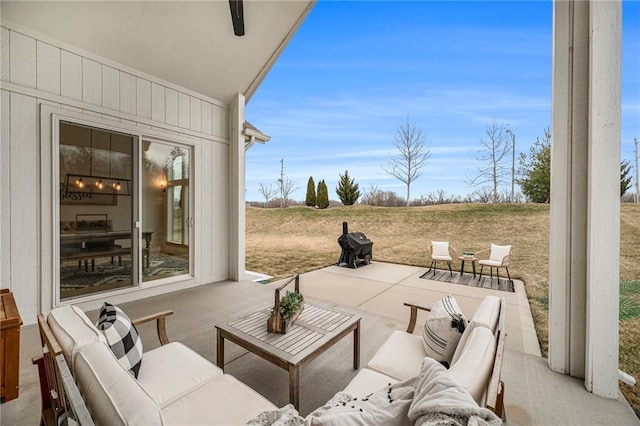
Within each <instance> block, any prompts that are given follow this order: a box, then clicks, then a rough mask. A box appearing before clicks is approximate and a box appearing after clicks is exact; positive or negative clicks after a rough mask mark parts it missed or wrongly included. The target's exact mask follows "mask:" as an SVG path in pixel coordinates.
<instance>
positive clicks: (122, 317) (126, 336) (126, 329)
mask: <svg viewBox="0 0 640 426" xmlns="http://www.w3.org/2000/svg"><path fill="white" fill-rule="evenodd" d="M97 326H98V330H101V331H102V333H104V337H105V338H106V339H107V343H108V344H109V347H110V348H111V350H112V351H113V354H114V355H115V356H116V358H117V359H118V362H119V363H120V364H121V365H122V366H123V367H124V368H126V369H127V370H129V371H131V374H133V375H134V377H138V371H140V364H141V363H142V339H141V338H140V336H139V335H138V330H137V329H136V326H135V325H133V323H132V322H131V320H130V319H129V317H128V316H127V314H125V313H124V312H123V311H122V309H120V308H118V307H117V306H113V305H111V304H109V303H107V302H104V304H103V305H102V308H101V309H100V317H99V318H98V324H97Z"/></svg>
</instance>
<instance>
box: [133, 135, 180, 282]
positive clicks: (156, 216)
mask: <svg viewBox="0 0 640 426" xmlns="http://www.w3.org/2000/svg"><path fill="white" fill-rule="evenodd" d="M142 148H143V159H142V160H143V176H142V186H143V189H142V230H143V245H142V250H143V253H142V257H143V268H142V280H143V281H151V280H157V279H161V278H166V277H172V276H178V275H185V274H190V273H191V269H190V246H189V232H190V227H189V224H190V216H189V212H190V205H189V203H190V199H191V197H190V196H189V191H190V185H189V181H190V172H191V171H190V168H189V164H190V158H191V148H189V147H183V146H172V145H168V144H166V143H162V142H151V141H143V142H142Z"/></svg>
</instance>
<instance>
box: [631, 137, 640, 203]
mask: <svg viewBox="0 0 640 426" xmlns="http://www.w3.org/2000/svg"><path fill="white" fill-rule="evenodd" d="M633 143H634V145H635V150H634V152H635V160H636V197H635V198H636V199H635V202H636V204H638V199H640V185H638V138H633Z"/></svg>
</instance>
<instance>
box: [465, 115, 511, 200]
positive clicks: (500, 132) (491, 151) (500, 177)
mask: <svg viewBox="0 0 640 426" xmlns="http://www.w3.org/2000/svg"><path fill="white" fill-rule="evenodd" d="M486 135H487V137H486V138H481V139H480V145H481V146H482V147H481V148H480V151H478V153H477V154H476V160H478V161H479V162H480V163H481V165H480V166H479V167H478V174H477V175H476V176H475V177H474V178H473V179H470V180H469V184H470V185H472V186H483V185H485V184H490V185H491V201H492V202H494V203H497V202H498V201H499V200H500V193H499V191H498V187H499V186H500V184H501V183H502V182H503V181H504V179H505V178H506V177H508V176H510V175H509V173H510V172H511V169H510V168H509V165H507V164H506V162H507V160H509V159H510V158H511V157H510V156H509V154H511V149H512V147H511V146H512V145H511V144H510V143H509V141H508V140H507V135H506V129H505V127H504V124H503V123H498V122H497V121H496V120H495V119H493V122H492V123H491V124H488V125H487V128H486Z"/></svg>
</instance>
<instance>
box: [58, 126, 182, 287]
mask: <svg viewBox="0 0 640 426" xmlns="http://www.w3.org/2000/svg"><path fill="white" fill-rule="evenodd" d="M59 129H60V130H59V184H60V198H59V199H60V203H59V218H60V224H59V233H58V235H59V238H58V240H59V241H58V252H59V285H60V299H61V300H64V299H70V298H75V297H81V296H86V295H89V294H93V293H97V292H103V291H112V290H116V289H121V288H125V287H132V286H136V285H139V284H140V283H141V282H146V281H153V280H161V279H165V278H169V277H176V276H183V275H186V276H191V275H192V272H191V266H190V265H191V258H192V256H191V252H190V244H189V242H190V241H191V239H192V238H191V235H190V232H191V224H192V219H191V216H190V211H191V205H190V203H191V199H192V197H191V196H190V191H191V188H192V185H191V184H190V183H191V173H192V171H191V167H190V164H191V163H192V155H193V149H192V148H191V147H189V146H186V145H185V146H182V145H179V146H178V145H175V144H168V143H165V142H155V141H146V140H141V139H140V138H139V137H138V136H136V135H131V134H126V133H120V132H115V131H110V130H106V129H100V128H97V127H92V126H85V125H80V124H76V123H72V122H65V121H60V123H59Z"/></svg>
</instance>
